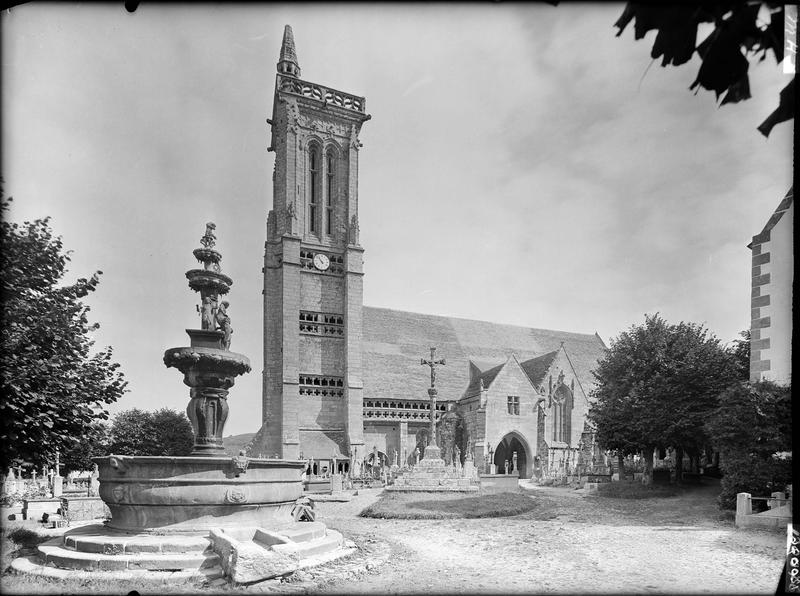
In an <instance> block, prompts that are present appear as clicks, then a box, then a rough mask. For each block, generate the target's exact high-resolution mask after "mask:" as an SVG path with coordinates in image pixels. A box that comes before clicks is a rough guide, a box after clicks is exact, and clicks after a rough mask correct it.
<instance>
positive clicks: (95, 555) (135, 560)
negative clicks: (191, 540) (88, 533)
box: [36, 538, 219, 571]
mask: <svg viewBox="0 0 800 596" xmlns="http://www.w3.org/2000/svg"><path fill="white" fill-rule="evenodd" d="M36 550H37V553H38V555H39V560H40V561H41V562H42V564H43V565H45V566H48V565H50V566H54V567H60V568H62V569H81V570H84V571H125V570H133V571H136V570H162V569H163V570H169V571H187V570H198V569H206V568H209V567H214V566H217V565H219V556H218V555H217V554H216V553H214V552H212V551H210V550H209V551H205V550H201V551H200V552H188V553H186V552H184V553H175V552H167V553H163V552H140V553H135V554H104V553H99V552H83V551H76V550H72V549H70V548H66V547H64V546H63V545H62V539H61V538H56V539H54V540H51V541H48V542H45V543H44V544H40V545H39V546H38V547H37V549H36Z"/></svg>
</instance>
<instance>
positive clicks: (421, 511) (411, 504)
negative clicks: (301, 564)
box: [359, 493, 537, 519]
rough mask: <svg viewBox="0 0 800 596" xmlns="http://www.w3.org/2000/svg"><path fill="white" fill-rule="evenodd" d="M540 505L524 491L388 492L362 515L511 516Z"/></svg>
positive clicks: (406, 516)
mask: <svg viewBox="0 0 800 596" xmlns="http://www.w3.org/2000/svg"><path fill="white" fill-rule="evenodd" d="M536 506H537V503H536V501H535V500H534V499H532V498H531V497H529V496H527V495H524V494H521V493H486V494H481V493H478V494H477V495H470V496H467V497H465V496H463V495H462V494H456V495H453V494H446V493H445V494H443V493H385V494H384V495H382V496H381V497H380V498H379V499H378V500H377V501H376V502H375V503H373V504H372V505H370V506H369V507H367V508H366V509H364V510H363V511H362V512H361V513H359V515H360V516H361V517H376V518H380V519H463V518H478V517H509V516H512V515H519V514H521V513H525V512H527V511H531V510H532V509H534V508H536Z"/></svg>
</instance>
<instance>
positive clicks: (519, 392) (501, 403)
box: [486, 358, 538, 465]
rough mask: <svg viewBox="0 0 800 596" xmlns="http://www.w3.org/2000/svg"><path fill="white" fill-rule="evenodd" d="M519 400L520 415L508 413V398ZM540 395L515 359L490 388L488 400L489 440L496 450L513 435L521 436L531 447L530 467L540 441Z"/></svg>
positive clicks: (504, 368)
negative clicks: (538, 437)
mask: <svg viewBox="0 0 800 596" xmlns="http://www.w3.org/2000/svg"><path fill="white" fill-rule="evenodd" d="M510 395H513V396H518V397H519V403H520V407H519V412H520V413H519V415H516V414H509V413H508V396H510ZM537 398H538V395H537V394H536V392H535V391H534V389H533V386H532V385H531V383H530V381H529V380H528V377H527V375H526V374H525V372H524V371H523V370H522V368H520V366H519V364H518V363H517V362H516V360H515V359H513V358H511V359H510V360H509V361H508V362H507V363H506V366H505V367H503V369H502V370H501V371H500V372H499V373H498V375H497V377H495V379H494V381H493V382H492V384H491V385H490V387H489V390H488V394H487V401H486V439H487V441H488V442H489V444H490V445H491V447H492V450H496V449H497V445H498V444H499V443H500V441H502V440H503V437H504V436H506V435H507V434H509V433H511V432H515V433H517V434H518V435H520V436H521V437H522V438H523V439H524V441H525V442H526V443H527V446H528V451H529V452H528V453H527V456H528V457H527V460H528V464H529V465H530V463H532V462H533V457H534V455H536V454H535V452H534V450H535V448H536V447H535V446H536V444H537V441H536V421H537V415H536V409H535V405H536V401H537Z"/></svg>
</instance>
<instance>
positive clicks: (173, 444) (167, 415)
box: [152, 408, 194, 455]
mask: <svg viewBox="0 0 800 596" xmlns="http://www.w3.org/2000/svg"><path fill="white" fill-rule="evenodd" d="M153 432H154V436H155V439H156V440H155V442H156V452H155V453H153V454H152V455H189V454H190V453H191V452H192V448H193V447H194V432H193V431H192V423H191V422H189V418H188V417H187V416H186V414H185V413H184V412H178V411H177V410H171V409H169V408H162V409H160V410H156V411H155V412H153Z"/></svg>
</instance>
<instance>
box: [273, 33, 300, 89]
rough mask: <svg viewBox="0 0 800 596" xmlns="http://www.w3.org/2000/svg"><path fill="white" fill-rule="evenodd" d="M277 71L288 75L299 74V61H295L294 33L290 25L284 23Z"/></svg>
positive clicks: (297, 75)
mask: <svg viewBox="0 0 800 596" xmlns="http://www.w3.org/2000/svg"><path fill="white" fill-rule="evenodd" d="M278 72H279V73H281V74H285V75H288V76H290V77H299V76H300V63H299V62H298V61H297V52H296V51H295V49H294V34H293V33H292V26H291V25H286V26H285V27H284V28H283V42H282V43H281V55H280V57H279V58H278Z"/></svg>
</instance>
